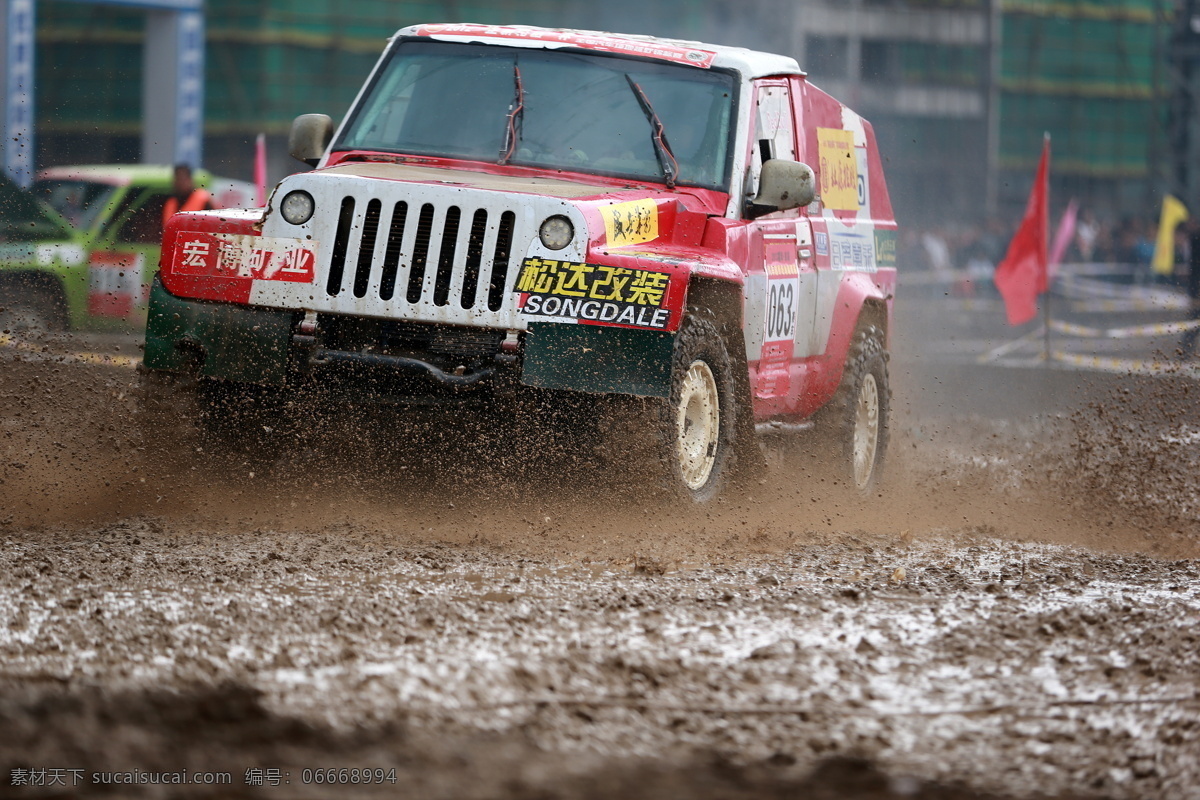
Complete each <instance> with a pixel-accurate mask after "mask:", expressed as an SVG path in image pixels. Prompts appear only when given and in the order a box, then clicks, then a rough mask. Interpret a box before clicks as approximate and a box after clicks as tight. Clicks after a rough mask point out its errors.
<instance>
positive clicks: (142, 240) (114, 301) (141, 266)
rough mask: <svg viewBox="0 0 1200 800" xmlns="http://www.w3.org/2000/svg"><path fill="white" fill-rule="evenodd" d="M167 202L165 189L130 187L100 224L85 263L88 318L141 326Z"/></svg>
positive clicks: (160, 239)
mask: <svg viewBox="0 0 1200 800" xmlns="http://www.w3.org/2000/svg"><path fill="white" fill-rule="evenodd" d="M167 197H168V192H167V190H165V189H159V188H150V187H130V188H129V189H128V190H127V192H126V193H125V195H124V197H123V198H121V200H120V202H119V203H118V204H117V206H116V208H115V210H114V211H113V213H112V215H111V216H110V217H109V218H108V219H107V220H105V221H104V227H103V230H102V232H101V235H100V238H99V239H98V240H97V242H96V246H95V247H94V248H93V250H92V252H91V255H90V257H89V261H88V313H89V314H91V315H92V316H93V317H99V318H106V319H111V320H120V321H123V322H126V323H131V324H137V323H140V322H141V321H142V319H143V317H144V315H145V313H146V303H147V300H148V298H149V286H150V280H151V278H152V277H153V271H154V269H153V265H154V264H155V263H156V261H157V257H158V249H159V246H160V244H161V243H162V212H163V206H164V205H165V203H166V201H167Z"/></svg>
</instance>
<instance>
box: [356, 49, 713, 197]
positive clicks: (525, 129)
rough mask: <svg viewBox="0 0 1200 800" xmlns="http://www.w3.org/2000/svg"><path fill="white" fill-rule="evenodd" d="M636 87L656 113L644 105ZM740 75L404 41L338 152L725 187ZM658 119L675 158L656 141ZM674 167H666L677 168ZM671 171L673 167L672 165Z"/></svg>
mask: <svg viewBox="0 0 1200 800" xmlns="http://www.w3.org/2000/svg"><path fill="white" fill-rule="evenodd" d="M635 85H636V86H637V87H640V89H641V92H642V93H644V95H645V99H646V100H648V101H649V105H650V106H651V108H652V113H651V112H649V111H647V110H646V108H645V107H644V106H643V105H642V104H641V103H639V98H638V92H637V91H636V90H635V88H634V86H635ZM733 96H734V78H733V76H732V75H730V74H728V73H724V72H718V71H714V70H702V69H697V68H695V67H688V66H683V65H676V64H660V63H654V62H649V61H640V60H633V59H628V58H617V57H611V56H597V55H584V54H580V53H575V52H564V51H548V50H525V49H518V48H510V47H489V46H486V45H463V44H449V43H442V42H427V41H420V42H405V43H403V44H401V45H400V46H399V47H398V48H397V49H396V50H395V51H393V53H392V55H391V56H390V58H389V59H388V61H387V63H386V64H385V65H384V67H383V69H382V70H381V71H380V73H379V75H378V76H377V78H376V80H375V81H374V83H373V84H372V86H371V87H370V90H369V92H368V94H367V96H366V97H365V99H364V100H363V102H362V103H361V104H360V105H359V106H358V107H357V108H356V110H355V112H354V115H353V116H352V118H351V119H350V122H349V124H348V125H347V126H346V130H345V132H344V133H343V134H342V137H341V139H340V140H339V141H338V142H337V144H336V145H335V147H334V149H336V150H378V151H385V152H394V153H411V154H415V155H430V156H444V157H448V158H461V159H467V160H471V161H489V162H493V163H508V164H521V165H526V166H533V167H548V168H553V169H567V170H572V171H578V172H591V173H597V174H601V175H612V176H616V177H627V178H634V179H638V180H649V181H665V180H667V175H666V172H667V171H670V170H671V169H676V170H677V175H676V176H675V177H676V180H677V182H678V183H680V184H683V185H692V186H703V187H706V188H713V189H724V188H726V186H727V185H728V173H729V155H730V143H729V139H730V126H731V120H732V119H733ZM655 116H657V118H658V120H659V121H660V122H661V126H662V137H661V138H662V139H663V140H664V141H665V143H666V144H667V147H668V148H669V153H664V152H662V148H661V147H660V146H659V145H657V144H656V141H655V136H654V133H655V129H656V125H655V121H654V117H655ZM672 159H673V161H674V162H675V163H674V164H672V163H671V160H672ZM665 165H668V166H665Z"/></svg>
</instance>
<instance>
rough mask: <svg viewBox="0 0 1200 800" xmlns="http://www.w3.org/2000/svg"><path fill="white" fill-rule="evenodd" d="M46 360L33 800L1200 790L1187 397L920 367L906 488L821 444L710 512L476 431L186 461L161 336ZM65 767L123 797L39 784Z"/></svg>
mask: <svg viewBox="0 0 1200 800" xmlns="http://www.w3.org/2000/svg"><path fill="white" fill-rule="evenodd" d="M25 344H26V346H25V347H24V348H23V349H14V348H7V349H5V350H4V351H3V352H0V359H2V361H0V551H2V552H3V559H4V564H5V567H4V569H3V570H2V571H0V663H2V664H3V667H2V668H0V769H2V770H3V772H2V773H0V786H4V787H5V792H6V793H11V794H13V795H15V796H31V797H33V796H50V795H52V794H53V793H54V791H60V794H69V795H86V794H104V793H111V792H112V791H114V787H113V786H112V785H111V784H103V783H97V782H96V781H94V780H92V779H91V777H90V776H91V774H92V773H111V772H114V771H120V770H143V771H146V772H148V773H149V772H155V771H157V772H171V771H180V770H189V771H191V772H192V773H197V772H204V771H225V772H228V773H229V774H230V775H231V776H232V784H231V786H232V790H231V787H230V786H226V787H224V788H221V787H213V786H209V785H197V784H190V785H182V786H171V787H164V786H162V785H154V786H151V785H136V786H123V787H122V788H121V789H120V793H121V794H122V795H123V796H140V795H144V796H214V797H216V796H221V797H228V796H231V795H235V796H252V795H253V796H257V795H263V796H278V797H305V796H311V797H325V796H329V794H330V786H329V785H327V784H317V783H316V782H315V781H316V779H315V778H314V775H316V774H317V773H315V772H313V770H317V769H324V768H334V769H335V778H334V780H340V779H339V778H337V777H336V775H337V774H338V773H336V770H338V769H342V768H346V769H350V768H358V769H360V770H366V769H370V770H380V771H382V775H383V776H384V778H388V777H389V776H391V777H392V778H394V780H395V781H396V783H391V782H375V781H374V778H373V777H372V778H371V780H368V781H364V780H362V774H363V773H361V772H360V773H359V782H358V784H355V785H353V786H341V785H339V786H338V787H337V791H338V794H339V795H347V796H373V795H375V794H378V795H379V796H395V795H396V794H397V793H403V794H404V795H405V796H413V797H446V798H450V797H530V796H540V797H580V798H585V797H612V796H623V797H662V796H688V797H784V796H787V797H794V796H811V797H847V796H854V797H938V798H941V797H945V798H950V797H965V796H972V797H1034V796H1058V797H1101V796H1104V797H1195V796H1198V795H1197V794H1196V792H1197V790H1196V788H1195V787H1196V786H1200V764H1198V763H1197V762H1196V760H1195V758H1194V755H1195V753H1196V752H1197V751H1198V750H1200V701H1198V700H1197V695H1196V689H1195V685H1196V683H1195V675H1194V663H1195V657H1196V652H1197V649H1198V644H1200V641H1198V639H1197V634H1196V633H1195V631H1196V630H1197V626H1196V622H1197V621H1198V620H1200V565H1198V564H1197V562H1196V561H1195V560H1194V559H1196V557H1197V554H1198V550H1200V544H1198V543H1200V536H1198V533H1200V529H1198V527H1197V524H1196V520H1197V513H1196V507H1195V502H1196V501H1195V498H1196V497H1197V488H1198V487H1197V475H1198V474H1200V471H1198V470H1197V469H1196V467H1197V464H1196V460H1197V453H1198V452H1200V406H1198V402H1197V401H1198V400H1200V395H1198V393H1197V389H1196V384H1195V383H1194V382H1193V381H1191V380H1190V379H1188V378H1185V377H1183V376H1165V377H1156V378H1134V377H1131V376H1107V377H1083V376H1082V375H1081V374H1080V373H1068V372H1059V371H1050V370H1023V371H1018V370H1008V371H1005V370H1001V369H997V368H984V367H979V366H974V365H970V364H960V363H958V362H949V361H945V360H941V361H937V360H931V359H928V358H926V357H924V356H923V355H922V354H923V353H924V352H925V351H924V349H923V344H924V343H923V342H922V341H921V340H918V339H913V340H911V341H909V342H905V341H903V340H902V341H900V342H899V343H898V345H897V350H898V352H897V354H896V357H895V358H894V359H893V362H892V369H893V379H894V383H895V401H894V406H893V408H894V417H893V440H892V447H891V458H890V463H889V467H888V469H889V473H888V477H887V482H886V485H885V487H884V489H883V490H882V492H880V493H879V494H877V495H875V496H872V497H867V498H862V497H859V496H857V495H855V494H853V493H851V492H848V491H847V490H846V489H845V487H842V486H838V485H836V483H835V482H834V481H833V480H831V479H830V478H829V477H828V476H827V474H826V473H825V472H824V471H823V470H822V468H821V465H820V464H816V463H812V462H811V461H810V460H809V459H807V458H806V455H805V447H804V443H803V440H802V439H799V440H793V441H784V442H774V443H772V444H770V446H768V448H767V451H766V459H767V461H768V466H769V468H768V470H767V471H766V472H765V473H764V474H763V475H761V476H756V477H755V478H754V479H752V480H750V481H747V482H746V483H745V484H744V485H743V486H742V487H740V488H739V489H738V490H737V491H736V492H733V493H731V494H730V495H728V496H727V497H725V498H723V499H722V500H721V501H719V502H717V503H716V504H714V505H712V506H711V507H708V508H705V509H703V510H699V511H696V510H689V511H684V510H680V509H678V508H675V507H671V506H668V505H665V504H663V503H662V502H661V500H659V499H657V498H655V497H654V496H653V495H652V494H646V493H639V492H630V491H627V489H628V487H627V486H624V485H623V484H622V483H621V482H620V481H619V480H616V479H615V478H614V476H613V475H612V474H610V473H606V472H605V471H603V470H596V469H593V468H589V465H588V464H587V463H585V462H587V456H586V452H584V451H581V450H579V449H578V448H574V447H573V446H572V445H571V443H570V442H565V443H564V442H563V441H561V440H558V439H554V438H553V437H549V438H546V439H545V440H538V441H536V442H533V443H532V444H528V443H527V444H528V446H526V447H524V449H523V451H522V452H517V448H509V447H508V446H507V442H506V441H505V440H504V438H503V437H498V438H496V439H494V440H493V442H492V444H487V441H488V436H489V435H493V436H494V435H495V434H494V433H492V434H489V433H488V432H487V431H486V430H483V429H476V430H471V427H470V425H469V424H466V423H467V422H469V420H468V421H462V420H460V422H462V423H463V424H459V425H456V428H458V429H459V433H457V434H456V433H454V432H450V433H447V432H446V431H445V430H444V426H443V427H442V429H439V428H438V426H436V425H434V426H432V427H431V426H428V425H419V424H414V423H413V422H412V420H411V419H410V420H406V421H401V422H396V421H395V420H393V421H392V422H390V423H380V422H368V421H366V420H365V419H358V418H347V417H345V416H342V417H339V418H336V419H330V420H319V422H320V423H321V424H320V425H314V426H313V427H316V428H319V429H320V430H319V431H318V432H317V434H316V435H312V436H305V437H302V438H300V439H293V438H286V437H284V436H283V434H282V433H281V434H280V436H279V438H276V439H271V438H270V437H268V438H267V439H266V440H265V444H264V443H262V442H260V443H258V444H256V445H255V446H254V447H250V448H243V449H242V450H241V451H240V452H238V453H237V454H236V455H234V456H232V457H231V456H229V455H228V454H226V455H221V456H218V455H217V454H215V453H211V452H208V451H206V450H205V446H204V445H203V444H197V443H195V442H185V443H184V444H182V445H181V446H180V450H179V452H178V453H177V456H178V457H177V458H175V459H173V460H172V464H171V466H169V467H168V468H162V466H161V464H154V463H152V462H151V461H148V459H147V457H146V453H147V448H148V443H147V442H146V441H145V438H144V436H143V434H142V432H141V430H140V428H139V424H138V404H137V401H136V381H135V374H134V372H133V371H132V370H131V369H129V368H128V366H127V365H125V364H123V363H121V362H120V356H122V355H128V354H130V353H131V352H132V353H136V342H134V341H132V340H128V341H127V340H118V339H102V340H82V339H78V338H74V339H73V338H70V337H59V338H53V337H51V338H43V339H32V340H30V341H28V342H26V343H25ZM117 347H119V348H121V349H120V350H116V349H114V348H117ZM81 350H87V351H89V352H97V351H101V352H103V353H105V354H106V355H108V356H110V357H114V358H115V359H116V362H115V363H116V364H117V365H116V366H105V365H102V364H96V363H89V360H88V359H80V358H78V357H77V354H78V353H79V352H80V351H81ZM90 361H91V362H94V361H96V359H90ZM462 431H466V432H465V433H463V432H462ZM481 442H484V444H481ZM581 453H582V455H581ZM39 768H40V769H70V770H83V771H84V773H83V775H84V780H83V781H82V782H79V781H77V782H76V784H75V785H74V786H70V787H69V789H67V790H65V791H62V790H61V787H59V788H58V789H53V788H51V787H48V786H42V787H38V786H32V785H26V786H24V787H21V788H18V787H16V786H11V783H12V782H13V780H14V778H13V776H14V775H25V774H26V773H20V772H19V771H20V770H31V769H39ZM254 770H258V771H257V772H255V771H254ZM306 770H307V772H306ZM376 774H379V773H376V772H372V773H371V775H372V776H375V775H376ZM322 775H323V774H322ZM346 775H347V778H346V780H347V781H348V780H349V777H348V776H349V773H348V772H347V773H346ZM66 776H67V777H68V778H71V777H76V778H77V777H78V774H77V773H66ZM260 778H261V779H262V780H260ZM322 779H324V778H323V777H322ZM272 781H274V783H272Z"/></svg>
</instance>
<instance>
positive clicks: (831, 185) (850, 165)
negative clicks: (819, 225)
mask: <svg viewBox="0 0 1200 800" xmlns="http://www.w3.org/2000/svg"><path fill="white" fill-rule="evenodd" d="M817 151H818V153H817V155H818V158H819V159H820V172H821V179H820V180H821V183H820V193H821V202H822V203H824V205H825V207H826V208H832V209H833V210H835V211H858V157H857V156H856V155H855V153H854V132H853V131H844V130H841V129H840V128H817Z"/></svg>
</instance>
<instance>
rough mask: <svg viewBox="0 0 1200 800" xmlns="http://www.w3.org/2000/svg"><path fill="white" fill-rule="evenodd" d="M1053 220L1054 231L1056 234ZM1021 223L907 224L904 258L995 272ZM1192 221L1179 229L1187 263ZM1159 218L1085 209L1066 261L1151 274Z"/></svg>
mask: <svg viewBox="0 0 1200 800" xmlns="http://www.w3.org/2000/svg"><path fill="white" fill-rule="evenodd" d="M1056 224H1057V219H1056V220H1055V221H1054V222H1053V223H1052V224H1051V230H1050V237H1051V240H1053V238H1054V235H1055V230H1054V226H1055V225H1056ZM1015 230H1016V223H1015V222H1014V223H1012V224H1008V223H1005V222H1001V221H999V220H991V221H989V222H987V223H986V224H982V225H956V226H951V225H947V226H942V227H931V228H912V227H909V228H901V237H900V251H901V252H900V254H899V255H900V259H899V263H901V264H903V265H905V267H906V268H908V269H918V270H919V269H927V270H932V271H934V272H938V273H945V274H946V275H947V276H949V275H951V274H954V273H959V272H960V271H965V272H966V273H967V274H968V275H970V276H971V277H972V278H977V279H978V278H984V277H990V276H991V275H992V273H993V272H994V271H995V268H996V265H997V264H999V263H1000V261H1001V260H1002V259H1003V258H1004V254H1005V252H1006V251H1007V249H1008V243H1009V241H1010V240H1011V239H1012V236H1013V233H1014V231H1015ZM1187 231H1188V228H1187V225H1186V224H1185V225H1181V226H1180V228H1179V231H1178V233H1177V235H1176V248H1175V261H1176V264H1177V265H1179V266H1180V268H1182V266H1183V265H1184V264H1186V263H1187V256H1188V236H1187ZM1157 235H1158V222H1157V220H1152V219H1141V218H1136V217H1129V218H1125V219H1121V220H1116V221H1111V222H1109V221H1100V220H1098V219H1097V218H1096V216H1095V214H1093V213H1092V212H1091V211H1090V210H1087V209H1085V210H1083V211H1082V212H1080V214H1079V216H1078V218H1077V221H1076V225H1075V234H1074V236H1072V237H1071V241H1070V243H1069V244H1068V246H1067V249H1066V252H1065V253H1064V254H1063V257H1062V261H1063V263H1107V264H1121V265H1126V267H1127V268H1128V269H1129V270H1130V271H1131V273H1133V274H1135V275H1144V276H1145V277H1146V278H1147V279H1149V278H1150V275H1151V270H1150V261H1151V259H1152V258H1153V256H1154V241H1155V237H1156V236H1157Z"/></svg>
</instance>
